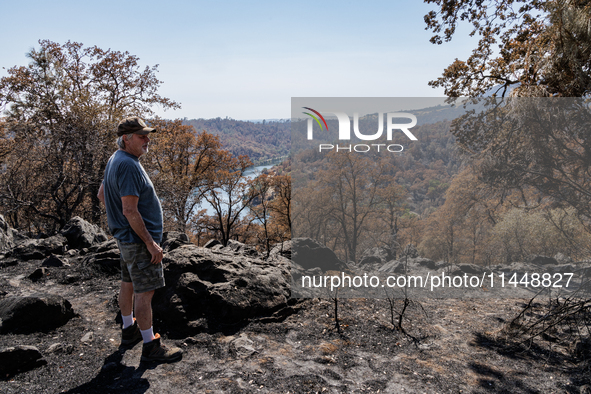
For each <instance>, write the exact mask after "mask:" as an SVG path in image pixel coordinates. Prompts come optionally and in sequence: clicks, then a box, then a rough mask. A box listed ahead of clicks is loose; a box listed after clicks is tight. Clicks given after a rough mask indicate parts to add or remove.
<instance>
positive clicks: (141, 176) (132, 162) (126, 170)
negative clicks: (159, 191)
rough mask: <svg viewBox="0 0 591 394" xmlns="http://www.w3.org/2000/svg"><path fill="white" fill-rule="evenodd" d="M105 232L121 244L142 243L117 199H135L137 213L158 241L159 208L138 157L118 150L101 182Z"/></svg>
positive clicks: (158, 201)
mask: <svg viewBox="0 0 591 394" xmlns="http://www.w3.org/2000/svg"><path fill="white" fill-rule="evenodd" d="M103 187H104V192H105V206H106V208H107V221H108V222H109V230H111V234H113V236H114V237H115V238H117V239H118V240H119V241H121V242H128V243H143V241H142V239H141V238H140V237H139V236H138V235H137V234H136V233H135V231H133V229H132V228H131V226H130V224H129V222H128V221H127V218H126V217H125V216H124V215H123V204H122V202H121V197H124V196H137V197H139V201H138V211H139V212H140V215H141V216H142V219H144V223H145V224H146V229H147V230H148V232H149V233H150V235H151V236H152V238H153V239H154V242H157V243H160V242H161V241H162V207H161V206H160V200H158V197H157V196H156V191H155V190H154V185H153V184H152V181H151V180H150V178H149V177H148V174H146V171H145V170H144V167H142V165H141V164H140V161H139V158H138V157H136V156H134V155H132V154H130V153H127V152H125V151H123V150H118V151H116V152H115V153H113V155H112V156H111V158H110V159H109V161H108V163H107V167H106V168H105V178H104V180H103Z"/></svg>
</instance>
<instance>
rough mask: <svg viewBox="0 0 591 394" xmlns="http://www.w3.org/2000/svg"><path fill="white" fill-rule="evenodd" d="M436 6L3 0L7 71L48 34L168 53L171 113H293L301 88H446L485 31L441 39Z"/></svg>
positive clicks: (423, 91) (164, 68) (1, 60)
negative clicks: (429, 20)
mask: <svg viewBox="0 0 591 394" xmlns="http://www.w3.org/2000/svg"><path fill="white" fill-rule="evenodd" d="M431 9H432V6H431V5H428V4H424V3H422V2H421V1H419V0H407V1H397V0H391V1H364V2H361V1H347V0H341V1H322V0H321V1H307V0H304V1H298V2H284V1H250V2H245V1H195V0H193V1H182V0H169V1H167V2H166V3H165V2H156V1H153V0H144V1H125V0H119V1H112V0H104V1H100V2H90V1H81V0H77V1H64V0H56V1H53V2H49V1H46V0H38V1H30V0H22V1H19V2H16V1H13V2H5V3H4V4H3V5H2V13H1V16H0V22H1V25H2V30H3V33H4V34H2V35H0V48H1V51H0V76H5V75H6V69H8V68H10V67H12V66H16V65H18V66H20V65H26V64H27V63H28V59H27V57H26V53H27V52H29V51H30V50H31V49H33V48H39V44H38V41H39V40H40V39H49V40H51V41H54V42H57V43H60V44H63V43H65V42H67V41H68V40H70V41H75V42H79V43H82V44H84V46H94V45H96V46H98V47H100V48H102V49H112V50H116V51H122V52H123V51H128V52H129V53H130V54H132V55H135V56H137V57H138V58H139V64H140V65H141V66H142V68H143V67H145V66H153V65H156V64H158V73H157V77H158V79H159V80H161V81H162V85H161V86H160V89H159V93H160V94H161V95H162V96H164V97H168V98H170V99H172V100H175V101H177V102H179V103H180V104H181V109H179V110H174V111H173V110H167V111H164V110H163V109H162V108H154V109H155V112H156V114H157V115H159V116H161V117H164V118H167V119H176V118H188V119H194V118H206V119H208V118H216V117H221V118H225V117H230V118H233V119H240V120H254V119H258V120H260V119H277V118H279V119H284V118H289V117H290V103H291V97H442V96H443V90H442V89H433V88H431V87H429V86H428V82H429V81H430V80H433V79H436V78H437V77H439V76H440V75H441V73H442V71H443V70H444V68H445V67H446V66H448V65H449V64H450V63H452V62H453V61H454V59H456V58H460V59H466V58H467V57H468V55H469V54H470V52H471V50H472V48H474V46H475V39H473V38H469V37H468V33H469V29H468V27H467V26H466V27H462V28H460V29H459V30H458V32H457V34H456V37H454V39H453V40H452V41H451V42H449V43H444V44H443V45H433V44H431V43H430V42H429V38H430V37H431V36H432V33H431V32H430V31H427V30H425V23H424V20H423V17H424V15H425V14H426V13H427V12H428V11H430V10H431ZM8 32H9V33H8Z"/></svg>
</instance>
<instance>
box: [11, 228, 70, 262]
mask: <svg viewBox="0 0 591 394" xmlns="http://www.w3.org/2000/svg"><path fill="white" fill-rule="evenodd" d="M66 244H67V240H66V238H65V237H63V236H62V235H59V234H58V235H53V236H51V237H48V238H43V239H25V240H23V241H20V242H18V243H17V245H16V246H15V247H14V249H13V250H12V253H11V254H12V256H15V257H18V258H19V259H21V260H25V261H27V260H41V259H43V258H45V256H49V255H51V254H54V255H55V254H58V255H62V254H64V253H65V250H66Z"/></svg>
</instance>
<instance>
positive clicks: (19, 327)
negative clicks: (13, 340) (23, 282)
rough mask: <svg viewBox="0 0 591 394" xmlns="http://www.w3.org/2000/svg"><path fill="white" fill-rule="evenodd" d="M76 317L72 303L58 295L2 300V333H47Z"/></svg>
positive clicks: (0, 316) (0, 301)
mask: <svg viewBox="0 0 591 394" xmlns="http://www.w3.org/2000/svg"><path fill="white" fill-rule="evenodd" d="M74 316H76V313H74V311H73V310H72V305H71V304H70V302H69V301H68V300H66V299H64V298H62V297H60V296H57V295H34V296H12V297H6V298H4V299H2V300H0V320H1V325H0V333H2V334H6V333H15V334H29V333H33V332H47V331H51V330H53V329H55V328H57V327H60V326H62V325H64V324H66V323H67V322H68V321H69V320H70V319H71V318H73V317H74Z"/></svg>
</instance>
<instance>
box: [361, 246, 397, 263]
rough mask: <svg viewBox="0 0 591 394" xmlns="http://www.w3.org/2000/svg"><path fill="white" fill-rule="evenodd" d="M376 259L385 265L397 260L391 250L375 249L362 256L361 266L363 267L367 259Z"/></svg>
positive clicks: (366, 251)
mask: <svg viewBox="0 0 591 394" xmlns="http://www.w3.org/2000/svg"><path fill="white" fill-rule="evenodd" d="M370 257H375V258H377V259H379V261H380V262H381V263H382V264H383V263H385V262H387V261H390V260H393V259H394V258H395V256H394V253H392V251H391V250H390V248H384V247H375V248H370V249H367V250H365V251H364V252H363V254H362V255H361V259H360V260H359V266H361V265H362V262H363V260H364V259H366V258H370Z"/></svg>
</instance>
